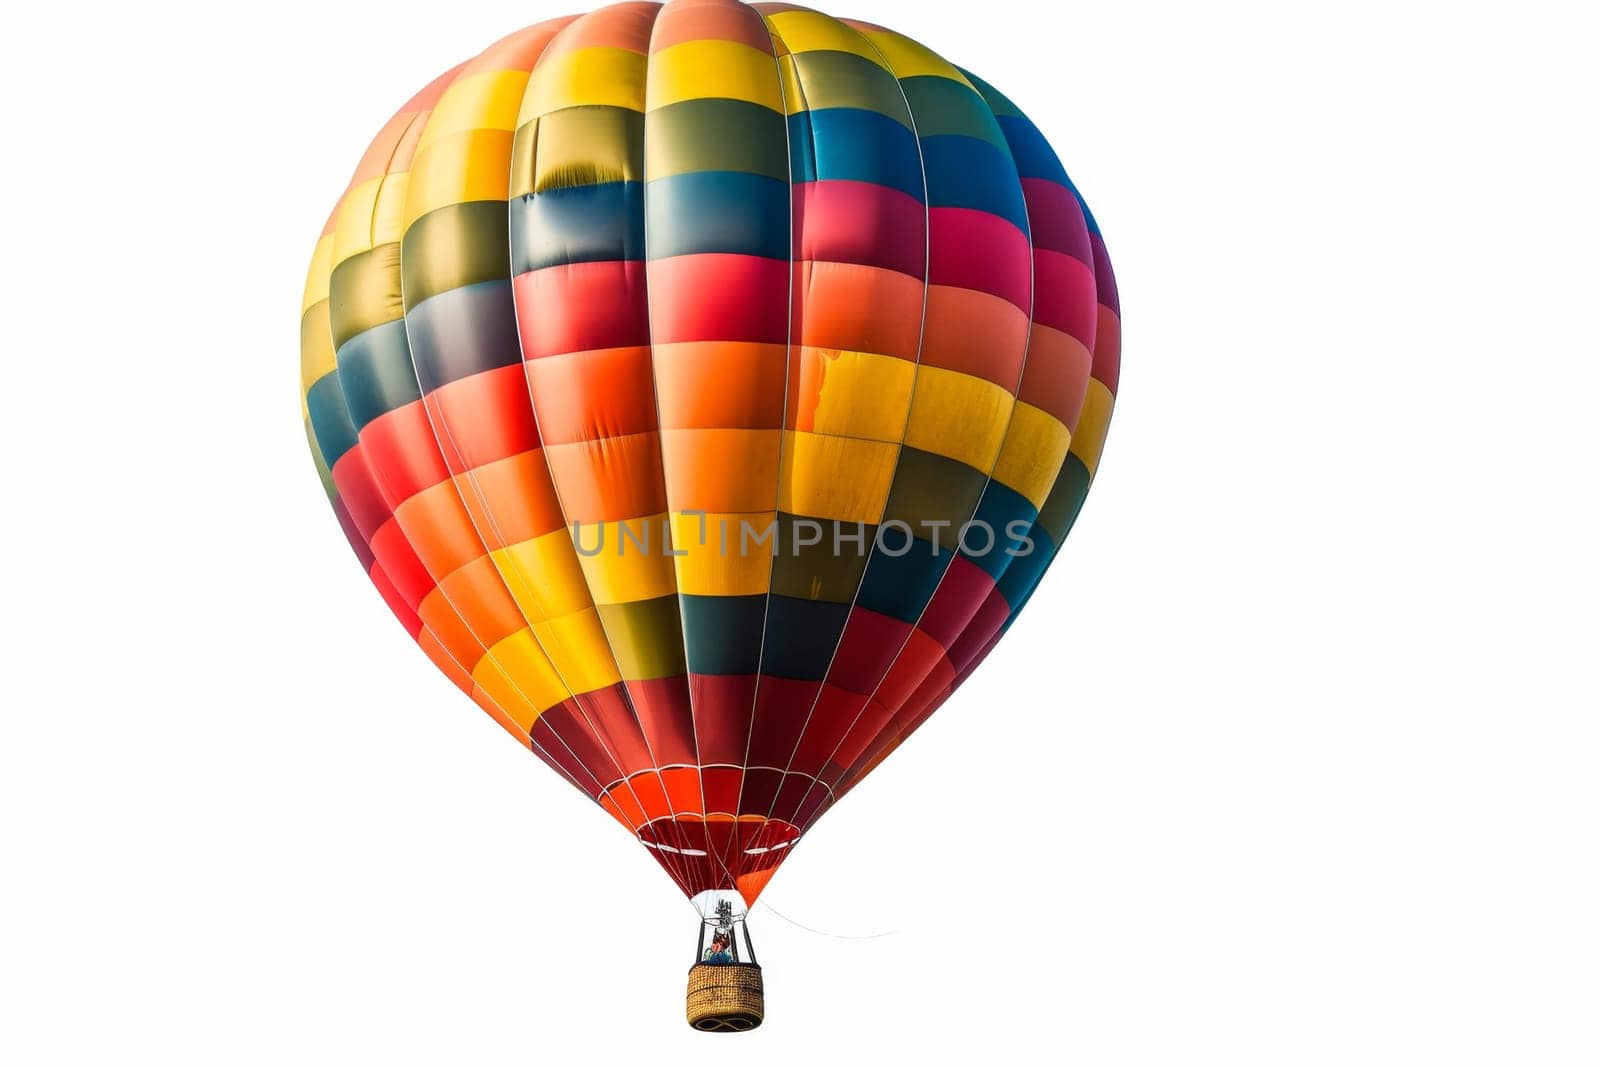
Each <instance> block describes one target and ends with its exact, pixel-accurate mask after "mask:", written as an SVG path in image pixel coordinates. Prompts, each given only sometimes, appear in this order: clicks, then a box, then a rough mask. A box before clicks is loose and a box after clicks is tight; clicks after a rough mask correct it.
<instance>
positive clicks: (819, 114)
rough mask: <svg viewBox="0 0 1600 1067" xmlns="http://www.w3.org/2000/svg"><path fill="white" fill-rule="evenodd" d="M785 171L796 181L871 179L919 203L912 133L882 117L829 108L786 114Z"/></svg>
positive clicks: (919, 181)
mask: <svg viewBox="0 0 1600 1067" xmlns="http://www.w3.org/2000/svg"><path fill="white" fill-rule="evenodd" d="M789 174H790V178H791V179H792V180H793V181H794V182H796V183H800V182H814V181H818V180H827V179H833V180H839V181H857V182H871V183H872V184H873V185H883V186H887V187H888V188H890V189H898V190H900V191H901V192H902V193H905V194H906V195H907V196H910V197H912V198H914V199H915V200H916V201H917V202H918V203H921V202H922V199H923V196H922V192H923V190H922V163H921V159H920V157H919V156H918V154H917V139H916V136H915V135H914V134H912V132H911V131H910V130H908V129H906V128H905V127H904V126H902V125H901V124H900V123H898V122H896V121H895V120H894V119H891V118H889V117H888V116H887V115H880V114H878V113H877V112H876V111H866V110H863V109H861V108H854V107H830V108H824V109H823V110H821V111H802V112H799V113H798V114H794V115H790V116H789Z"/></svg>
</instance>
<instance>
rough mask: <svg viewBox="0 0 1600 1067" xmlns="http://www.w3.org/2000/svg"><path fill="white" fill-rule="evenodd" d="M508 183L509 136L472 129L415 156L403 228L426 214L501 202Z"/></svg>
mask: <svg viewBox="0 0 1600 1067" xmlns="http://www.w3.org/2000/svg"><path fill="white" fill-rule="evenodd" d="M510 180H511V134H510V133H509V132H507V131H505V130H474V131H473V132H471V133H464V134H460V135H459V136H456V137H452V138H450V139H449V140H447V141H439V142H437V143H435V144H434V145H433V146H432V147H430V148H429V149H428V151H426V152H422V153H418V155H417V158H416V161H415V163H414V165H413V166H412V168H411V187H410V189H409V190H407V194H406V210H405V217H404V220H403V221H404V226H405V227H406V228H407V229H409V228H410V227H411V224H412V223H414V222H416V221H417V220H418V219H420V218H421V217H422V216H424V215H426V214H427V213H428V212H430V211H434V210H437V209H438V208H441V207H446V206H448V205H450V204H465V203H470V202H472V201H476V200H504V199H505V198H506V190H507V188H508V187H509V185H510Z"/></svg>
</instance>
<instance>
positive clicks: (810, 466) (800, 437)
mask: <svg viewBox="0 0 1600 1067" xmlns="http://www.w3.org/2000/svg"><path fill="white" fill-rule="evenodd" d="M899 457H900V445H899V443H898V442H895V443H893V444H890V443H887V442H883V441H860V440H856V439H855V438H851V437H829V436H825V435H822V434H814V433H803V432H794V431H786V432H785V433H784V435H783V467H782V470H781V471H780V473H779V476H778V507H779V509H781V510H782V511H785V512H787V513H789V514H790V515H807V516H810V517H813V518H818V519H837V520H838V521H840V522H866V523H875V522H878V521H879V520H880V519H882V518H883V505H884V501H886V500H887V499H888V498H889V485H890V483H891V482H893V481H894V468H895V463H896V461H897V460H898V459H899Z"/></svg>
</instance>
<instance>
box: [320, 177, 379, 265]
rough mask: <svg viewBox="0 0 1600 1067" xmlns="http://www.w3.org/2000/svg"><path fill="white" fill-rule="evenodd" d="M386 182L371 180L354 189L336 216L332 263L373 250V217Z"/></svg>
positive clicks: (340, 202)
mask: <svg viewBox="0 0 1600 1067" xmlns="http://www.w3.org/2000/svg"><path fill="white" fill-rule="evenodd" d="M382 186H383V179H382V178H381V177H380V178H372V179H370V180H369V181H364V182H362V183H361V184H359V185H356V186H353V187H352V188H351V189H350V191H349V192H348V193H345V194H344V199H343V200H341V201H339V210H338V211H337V212H336V213H335V214H334V216H333V252H332V262H333V263H334V264H339V263H343V262H344V261H345V260H347V259H349V258H350V257H351V256H354V255H358V254H360V253H362V252H365V251H366V250H367V249H369V248H371V247H372V215H373V211H374V209H375V208H376V207H377V206H378V192H379V190H380V189H381V188H382Z"/></svg>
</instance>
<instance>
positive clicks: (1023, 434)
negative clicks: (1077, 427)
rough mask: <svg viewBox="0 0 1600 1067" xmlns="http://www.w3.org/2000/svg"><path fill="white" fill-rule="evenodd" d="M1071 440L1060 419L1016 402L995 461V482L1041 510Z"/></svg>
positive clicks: (1069, 433)
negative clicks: (1013, 490) (1008, 488)
mask: <svg viewBox="0 0 1600 1067" xmlns="http://www.w3.org/2000/svg"><path fill="white" fill-rule="evenodd" d="M1071 440H1072V434H1071V432H1070V431H1068V429H1067V428H1066V426H1064V425H1062V423H1061V420H1060V419H1058V418H1056V417H1055V416H1054V415H1051V414H1050V413H1049V412H1046V411H1044V410H1042V409H1040V408H1036V407H1034V406H1033V405H1032V404H1024V403H1020V402H1019V403H1018V404H1017V409H1016V411H1015V412H1013V413H1012V416H1011V425H1010V427H1009V428H1008V429H1007V430H1006V443H1005V444H1004V445H1002V446H1001V447H1000V458H999V459H998V460H996V461H995V465H994V480H995V481H997V482H999V483H1000V484H1001V485H1005V486H1009V487H1010V488H1012V489H1015V490H1016V491H1017V492H1019V493H1021V494H1022V495H1023V496H1025V497H1027V498H1028V500H1029V501H1030V502H1031V503H1032V504H1033V506H1034V508H1035V509H1038V508H1042V507H1044V499H1045V497H1047V496H1049V495H1050V487H1051V486H1052V485H1054V484H1055V481H1056V475H1057V474H1059V473H1060V472H1061V463H1062V461H1063V460H1065V459H1066V458H1067V446H1068V444H1069V443H1070V442H1071Z"/></svg>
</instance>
